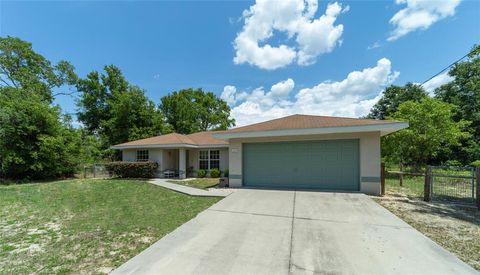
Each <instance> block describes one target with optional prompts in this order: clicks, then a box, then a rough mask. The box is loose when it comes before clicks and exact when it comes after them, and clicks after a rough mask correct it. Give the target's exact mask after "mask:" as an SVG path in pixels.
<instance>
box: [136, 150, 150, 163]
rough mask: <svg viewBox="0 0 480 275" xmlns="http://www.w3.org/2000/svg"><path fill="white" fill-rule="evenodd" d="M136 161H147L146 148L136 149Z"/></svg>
mask: <svg viewBox="0 0 480 275" xmlns="http://www.w3.org/2000/svg"><path fill="white" fill-rule="evenodd" d="M137 161H148V150H137Z"/></svg>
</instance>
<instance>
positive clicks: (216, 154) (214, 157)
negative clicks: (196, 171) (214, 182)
mask: <svg viewBox="0 0 480 275" xmlns="http://www.w3.org/2000/svg"><path fill="white" fill-rule="evenodd" d="M213 168H217V169H220V151H218V150H212V151H210V170H211V169H213Z"/></svg>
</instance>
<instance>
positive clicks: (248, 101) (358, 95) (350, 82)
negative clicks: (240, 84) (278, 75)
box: [226, 58, 399, 126]
mask: <svg viewBox="0 0 480 275" xmlns="http://www.w3.org/2000/svg"><path fill="white" fill-rule="evenodd" d="M398 75H399V73H398V72H394V71H392V68H391V62H390V60H388V59H386V58H382V59H380V60H379V61H378V62H377V64H376V66H374V67H371V68H365V69H363V70H361V71H353V72H351V73H349V74H348V75H347V77H346V78H345V79H343V80H340V81H323V82H321V83H319V84H317V85H315V86H314V87H311V88H304V89H301V90H300V91H298V92H297V93H296V94H295V95H291V96H290V94H291V93H292V91H293V89H294V85H295V84H294V81H293V80H292V79H287V80H285V81H281V82H279V83H277V84H274V85H273V86H272V87H271V89H270V90H269V91H265V90H264V88H263V87H259V88H257V89H255V90H253V91H251V92H250V93H246V92H242V93H241V94H243V95H244V96H243V97H244V98H243V99H241V100H237V101H236V103H235V104H230V105H231V107H232V112H231V113H232V116H233V117H234V118H235V120H236V122H237V126H242V125H247V124H251V123H255V122H259V121H265V120H269V119H274V118H278V117H282V116H287V115H292V114H312V115H332V116H347V117H359V116H363V115H366V114H367V113H368V111H369V110H370V108H371V107H372V106H373V105H374V104H375V103H376V102H377V101H378V99H379V98H380V97H381V95H382V90H383V88H384V87H385V86H387V85H389V84H391V83H392V82H393V81H394V80H395V79H396V78H397V77H398ZM226 87H233V86H226ZM279 91H281V92H279ZM233 97H234V98H235V97H236V89H235V92H234V93H233Z"/></svg>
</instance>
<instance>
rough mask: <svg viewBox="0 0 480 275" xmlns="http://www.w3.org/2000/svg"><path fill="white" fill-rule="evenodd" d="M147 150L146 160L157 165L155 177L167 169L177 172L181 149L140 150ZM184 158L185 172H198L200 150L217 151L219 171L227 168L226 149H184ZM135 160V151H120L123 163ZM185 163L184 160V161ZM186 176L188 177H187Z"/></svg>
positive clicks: (160, 175)
mask: <svg viewBox="0 0 480 275" xmlns="http://www.w3.org/2000/svg"><path fill="white" fill-rule="evenodd" d="M142 150H148V159H149V160H150V161H155V162H157V163H158V169H157V176H158V177H163V174H162V173H161V171H164V170H167V169H173V170H179V168H180V166H179V157H180V156H179V150H181V149H159V148H152V149H142ZM185 150H186V155H187V154H188V156H186V158H187V159H188V163H187V167H186V169H187V170H190V168H192V169H193V171H197V170H198V165H199V151H200V150H219V151H220V171H222V172H224V171H225V169H228V168H229V165H228V163H229V157H228V148H205V149H203V148H202V149H191V148H189V149H185ZM136 158H137V149H124V150H122V160H123V161H136ZM184 161H186V160H184ZM187 176H188V175H187Z"/></svg>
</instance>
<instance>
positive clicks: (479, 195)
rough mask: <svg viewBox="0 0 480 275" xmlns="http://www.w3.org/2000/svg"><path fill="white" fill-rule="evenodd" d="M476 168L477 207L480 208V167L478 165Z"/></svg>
mask: <svg viewBox="0 0 480 275" xmlns="http://www.w3.org/2000/svg"><path fill="white" fill-rule="evenodd" d="M475 170H476V171H475V177H476V180H477V207H478V209H480V167H477V169H475Z"/></svg>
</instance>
